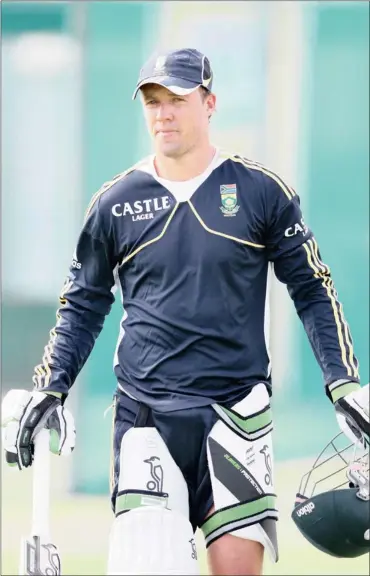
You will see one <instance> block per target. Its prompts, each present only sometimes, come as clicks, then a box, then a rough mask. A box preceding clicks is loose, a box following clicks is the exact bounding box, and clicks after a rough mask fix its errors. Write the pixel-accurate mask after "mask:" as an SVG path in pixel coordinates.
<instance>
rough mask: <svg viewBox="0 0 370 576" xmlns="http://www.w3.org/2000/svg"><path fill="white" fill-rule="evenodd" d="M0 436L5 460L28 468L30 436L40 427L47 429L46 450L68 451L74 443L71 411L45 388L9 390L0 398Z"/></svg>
mask: <svg viewBox="0 0 370 576" xmlns="http://www.w3.org/2000/svg"><path fill="white" fill-rule="evenodd" d="M1 426H2V440H3V448H4V451H5V460H6V462H7V463H8V464H9V465H10V466H15V465H18V468H19V469H20V470H22V469H23V468H28V466H31V464H32V461H33V453H34V445H33V438H34V437H35V435H36V434H37V433H38V432H39V431H40V430H41V429H42V428H47V429H49V430H50V450H51V451H52V452H53V453H55V454H59V455H61V456H65V455H68V454H70V453H71V452H72V450H73V449H74V446H75V437H76V430H75V424H74V420H73V416H72V414H71V413H70V412H69V411H68V410H67V409H66V408H64V407H63V406H62V405H61V401H60V399H59V398H58V397H56V396H54V395H52V394H47V393H45V392H38V391H34V392H29V391H27V390H10V391H9V392H8V393H7V394H6V395H5V396H4V399H3V401H2V408H1Z"/></svg>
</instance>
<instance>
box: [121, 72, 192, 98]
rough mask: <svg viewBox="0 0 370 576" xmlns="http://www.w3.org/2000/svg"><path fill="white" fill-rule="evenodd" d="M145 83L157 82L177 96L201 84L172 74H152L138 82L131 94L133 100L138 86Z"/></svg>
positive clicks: (185, 94)
mask: <svg viewBox="0 0 370 576" xmlns="http://www.w3.org/2000/svg"><path fill="white" fill-rule="evenodd" d="M146 84H158V85H159V86H163V87H164V88H167V90H169V91H170V92H173V93H174V94H176V95H177V96H187V95H188V94H191V93H192V92H194V91H195V90H196V89H197V88H199V87H200V86H201V84H195V83H194V82H189V80H183V79H182V78H174V77H173V76H152V77H151V78H146V79H145V80H142V81H141V82H139V84H138V85H137V86H136V88H135V92H134V94H133V96H132V99H133V100H135V98H136V96H137V93H138V92H139V90H140V88H142V87H143V86H145V85H146Z"/></svg>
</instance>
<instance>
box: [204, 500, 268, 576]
mask: <svg viewBox="0 0 370 576" xmlns="http://www.w3.org/2000/svg"><path fill="white" fill-rule="evenodd" d="M213 511H214V508H213V507H212V508H211V510H210V512H209V513H208V515H207V516H209V515H210V514H212V513H213ZM207 556H208V566H209V570H210V574H212V575H213V576H221V575H223V576H261V575H262V570H263V556H264V547H263V546H262V544H260V543H259V542H255V541H253V540H246V539H245V538H239V537H238V536H234V535H232V534H224V535H223V536H221V537H220V538H218V539H217V540H215V541H214V542H212V544H210V546H209V547H208V549H207Z"/></svg>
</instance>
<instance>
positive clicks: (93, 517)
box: [1, 458, 369, 576]
mask: <svg viewBox="0 0 370 576" xmlns="http://www.w3.org/2000/svg"><path fill="white" fill-rule="evenodd" d="M62 460H63V459H58V458H53V464H52V478H53V482H54V483H55V489H54V494H53V504H52V536H53V541H54V543H56V544H57V545H58V547H59V549H60V552H61V557H62V573H63V574H70V575H72V574H73V575H74V576H79V575H83V574H86V575H87V574H90V575H98V574H100V575H102V574H105V568H106V557H107V546H108V532H109V528H110V524H111V520H112V516H111V511H110V503H109V498H108V497H91V496H80V495H77V496H72V495H66V494H65V491H64V490H63V489H62V484H63V477H64V476H63V474H64V473H63V470H64V467H65V466H66V465H67V463H66V460H67V459H66V460H64V461H63V462H62ZM308 466H309V462H307V461H291V462H285V463H281V464H277V465H276V471H275V476H276V489H277V494H278V502H279V509H280V520H279V522H278V535H279V545H280V560H279V562H278V563H277V564H274V565H273V564H271V563H270V562H269V561H268V559H267V558H266V562H265V569H264V573H265V574H266V575H268V574H271V575H273V574H285V575H290V574H291V575H293V574H294V575H296V576H298V575H301V574H302V575H303V574H310V575H320V576H326V575H334V574H341V575H346V574H359V575H362V574H367V575H368V574H369V557H368V555H365V556H362V557H361V558H360V559H356V560H340V559H336V558H332V557H330V556H327V555H325V554H323V553H321V552H319V551H318V550H316V549H315V548H313V547H312V546H310V544H309V543H308V542H306V541H305V539H304V538H303V537H302V536H301V535H300V533H299V532H298V530H297V529H296V527H295V525H294V524H293V521H292V520H291V519H290V511H291V507H292V503H293V501H294V495H295V492H296V488H297V485H298V482H299V479H300V477H301V475H302V473H303V472H305V471H306V470H307V469H308ZM30 498H31V474H30V471H25V472H22V473H19V472H18V471H17V470H12V469H8V468H7V467H6V466H5V465H4V466H3V467H2V538H1V552H2V554H1V556H2V569H1V574H2V575H3V576H9V575H16V574H17V573H18V556H19V542H20V538H21V537H22V536H24V535H27V533H28V530H29V528H30V514H31V500H30ZM198 544H199V556H200V565H201V573H202V574H207V573H208V572H207V564H206V557H205V552H204V546H203V541H202V536H201V535H200V534H198Z"/></svg>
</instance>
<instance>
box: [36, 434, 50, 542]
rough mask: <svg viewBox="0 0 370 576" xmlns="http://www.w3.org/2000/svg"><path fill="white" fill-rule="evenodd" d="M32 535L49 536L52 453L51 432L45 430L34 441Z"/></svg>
mask: <svg viewBox="0 0 370 576" xmlns="http://www.w3.org/2000/svg"><path fill="white" fill-rule="evenodd" d="M34 446H35V452H34V460H33V463H32V470H33V490H32V492H33V493H32V534H33V535H38V536H42V537H47V536H48V535H49V501H50V494H49V490H50V452H49V430H46V429H45V428H43V429H42V430H40V432H39V433H38V434H37V435H36V436H35V439H34Z"/></svg>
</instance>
